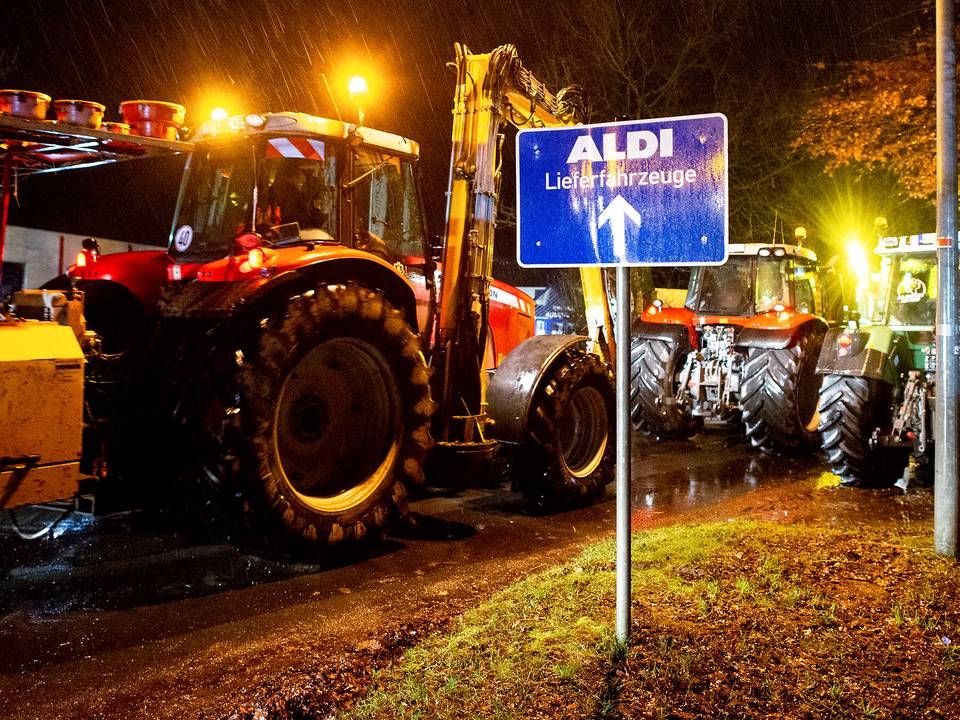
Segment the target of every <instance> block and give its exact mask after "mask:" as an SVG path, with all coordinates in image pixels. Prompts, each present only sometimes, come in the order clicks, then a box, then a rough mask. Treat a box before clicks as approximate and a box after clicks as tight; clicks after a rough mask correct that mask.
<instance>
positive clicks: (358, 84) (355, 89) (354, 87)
mask: <svg viewBox="0 0 960 720" xmlns="http://www.w3.org/2000/svg"><path fill="white" fill-rule="evenodd" d="M347 91H348V92H349V93H350V97H352V98H357V97H360V96H362V95H366V94H367V93H368V92H369V88H368V87H367V79H366V78H365V77H363V76H362V75H354V76H353V77H352V78H350V80H349V81H348V82H347Z"/></svg>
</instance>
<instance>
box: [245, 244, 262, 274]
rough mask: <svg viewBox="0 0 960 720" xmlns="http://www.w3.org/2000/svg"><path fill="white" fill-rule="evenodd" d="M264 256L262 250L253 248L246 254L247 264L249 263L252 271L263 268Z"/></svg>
mask: <svg viewBox="0 0 960 720" xmlns="http://www.w3.org/2000/svg"><path fill="white" fill-rule="evenodd" d="M263 261H264V255H263V250H261V249H260V248H254V249H253V250H251V251H250V252H248V253H247V263H249V265H250V268H251V269H252V270H259V269H260V268H262V267H263Z"/></svg>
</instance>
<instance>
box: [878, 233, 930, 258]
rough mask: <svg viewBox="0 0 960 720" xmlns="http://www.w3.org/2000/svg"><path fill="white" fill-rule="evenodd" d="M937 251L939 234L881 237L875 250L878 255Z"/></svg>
mask: <svg viewBox="0 0 960 720" xmlns="http://www.w3.org/2000/svg"><path fill="white" fill-rule="evenodd" d="M936 251H937V234H936V233H932V232H930V233H921V234H919V235H900V236H899V237H898V236H893V237H884V238H880V240H879V241H878V242H877V248H876V250H874V252H875V253H876V254H877V255H901V254H903V253H911V254H916V253H925V252H929V253H934V252H936Z"/></svg>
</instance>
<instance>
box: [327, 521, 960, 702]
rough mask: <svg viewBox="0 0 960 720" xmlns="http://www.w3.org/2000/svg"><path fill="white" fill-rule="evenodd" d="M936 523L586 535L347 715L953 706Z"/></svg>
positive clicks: (950, 633)
mask: <svg viewBox="0 0 960 720" xmlns="http://www.w3.org/2000/svg"><path fill="white" fill-rule="evenodd" d="M928 544H929V527H927V526H919V525H917V526H911V527H907V528H906V529H904V528H902V527H899V526H896V528H895V529H893V527H891V528H883V527H879V528H878V527H875V526H871V527H870V528H857V529H851V530H836V529H829V528H826V527H822V526H818V525H780V524H775V523H756V522H752V521H738V522H726V523H715V524H706V525H697V526H674V527H669V528H663V529H657V530H652V531H647V532H642V533H638V534H636V535H635V536H634V539H633V560H634V562H633V588H634V594H633V618H634V620H633V629H632V636H633V641H632V643H631V646H630V648H629V650H627V651H624V649H622V648H619V649H618V648H617V647H616V645H615V643H614V640H613V637H612V620H613V594H614V564H613V557H614V549H613V544H612V542H604V543H601V544H598V545H595V546H593V547H591V548H589V549H588V550H586V551H585V552H584V553H582V554H581V555H580V556H579V557H577V558H576V559H574V560H573V561H571V562H569V563H566V564H564V565H561V566H558V567H555V568H552V569H550V570H547V571H544V572H541V573H538V574H536V575H533V576H531V577H528V578H526V579H525V580H523V581H521V582H518V583H516V584H514V585H512V586H511V587H509V588H507V589H505V590H503V591H501V592H499V593H497V594H496V595H494V596H493V597H492V598H491V599H490V600H489V601H487V602H486V603H484V604H483V605H481V606H479V607H477V608H475V609H473V610H471V611H469V612H467V613H466V614H464V616H463V617H462V618H461V619H460V620H459V622H458V624H457V626H456V627H455V628H454V629H453V630H452V631H450V632H447V633H441V634H436V635H434V636H432V637H429V638H428V639H426V640H425V641H424V642H423V643H421V644H420V645H418V646H417V647H415V648H413V649H411V650H409V651H408V652H407V653H406V654H405V656H404V657H403V659H402V661H400V662H399V663H398V664H396V665H395V666H393V667H391V668H389V669H387V670H385V671H383V672H381V673H379V674H377V675H376V676H375V678H374V682H373V684H372V687H371V689H370V691H369V692H368V693H367V695H366V696H365V697H363V698H362V699H361V700H360V701H359V702H358V703H357V704H356V705H355V706H354V707H353V708H352V709H350V710H349V711H347V712H345V713H344V714H343V717H350V718H391V719H392V718H441V719H442V718H540V717H543V718H545V717H550V718H591V717H594V718H612V717H681V718H682V717H760V716H769V715H771V714H775V715H779V716H785V717H831V716H832V717H862V718H880V717H960V665H958V660H960V653H958V652H957V650H956V647H957V645H956V644H955V643H958V644H960V603H958V602H957V600H956V598H958V597H960V592H958V591H960V570H958V568H957V565H956V564H955V563H953V562H951V561H947V560H944V559H942V558H938V557H936V556H934V555H933V554H932V552H930V551H929V550H928V549H927V545H928Z"/></svg>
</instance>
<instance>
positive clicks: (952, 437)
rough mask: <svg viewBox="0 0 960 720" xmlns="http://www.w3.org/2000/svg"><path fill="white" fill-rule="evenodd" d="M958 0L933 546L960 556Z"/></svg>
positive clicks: (941, 64)
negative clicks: (959, 436)
mask: <svg viewBox="0 0 960 720" xmlns="http://www.w3.org/2000/svg"><path fill="white" fill-rule="evenodd" d="M953 25H954V20H953V0H937V238H938V241H937V242H938V245H939V249H938V251H937V265H938V268H939V274H940V280H939V288H938V292H937V380H936V382H937V386H936V388H937V399H936V408H935V412H936V423H935V426H934V443H935V448H936V455H935V460H934V508H933V545H934V550H935V551H936V552H937V553H939V554H940V555H947V556H951V557H956V555H957V399H958V395H957V373H958V370H960V357H958V353H960V348H958V344H957V343H958V337H957V274H958V273H957V132H956V117H957V114H956V103H957V99H956V79H957V75H956V55H955V49H954V40H953Z"/></svg>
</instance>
